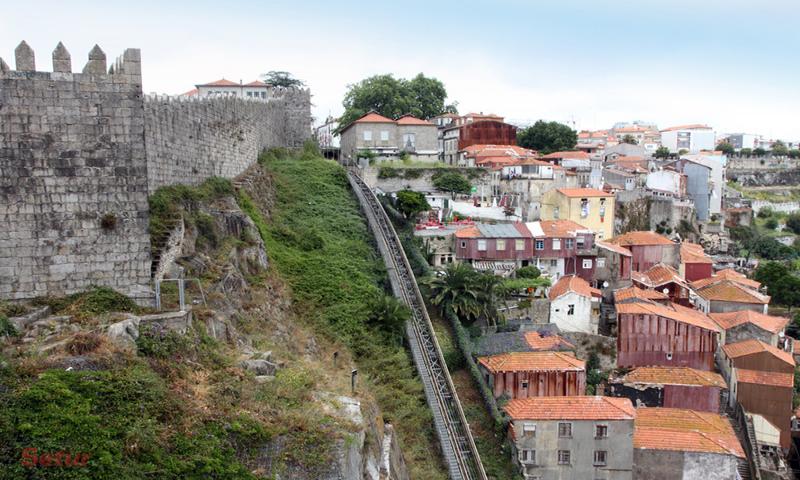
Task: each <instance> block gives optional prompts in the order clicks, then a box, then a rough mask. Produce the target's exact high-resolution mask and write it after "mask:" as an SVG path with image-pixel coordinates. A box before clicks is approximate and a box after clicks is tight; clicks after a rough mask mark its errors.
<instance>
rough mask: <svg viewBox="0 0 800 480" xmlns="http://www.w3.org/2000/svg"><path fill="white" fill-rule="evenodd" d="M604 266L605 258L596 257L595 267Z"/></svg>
mask: <svg viewBox="0 0 800 480" xmlns="http://www.w3.org/2000/svg"><path fill="white" fill-rule="evenodd" d="M605 266H606V259H605V258H598V259H597V268H605Z"/></svg>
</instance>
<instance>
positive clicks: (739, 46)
mask: <svg viewBox="0 0 800 480" xmlns="http://www.w3.org/2000/svg"><path fill="white" fill-rule="evenodd" d="M381 3H382V2H375V1H371V2H364V1H353V2H346V1H330V0H324V1H302V0H294V1H273V2H270V1H243V0H214V1H206V0H193V1H191V2H188V1H169V2H166V1H161V2H155V1H150V0H139V1H135V2H131V1H125V2H116V1H103V2H99V1H81V0H70V1H65V0H59V1H41V0H31V1H27V2H19V1H18V2H13V3H12V2H4V5H3V6H2V8H0V57H2V58H4V59H5V60H6V62H7V63H9V64H10V65H11V66H12V68H13V66H14V63H13V51H14V47H15V46H16V45H17V44H18V43H19V41H20V40H22V39H25V40H27V41H28V43H29V44H30V45H31V46H32V47H33V48H34V50H35V51H36V55H37V69H38V70H51V68H52V67H51V60H50V58H51V57H50V53H51V52H52V50H53V48H54V47H55V45H56V43H57V42H58V41H59V40H61V41H63V42H64V44H65V45H66V47H67V49H68V50H69V51H70V53H71V54H72V59H73V70H74V71H79V70H80V69H81V68H83V65H84V63H85V60H86V55H87V54H88V52H89V50H90V49H91V47H92V46H93V45H94V44H95V43H97V44H99V45H100V46H101V48H103V50H104V51H105V52H106V54H107V55H108V56H109V58H113V57H115V56H117V55H119V54H121V53H122V51H123V50H124V49H125V48H126V47H136V48H141V50H142V61H143V67H142V68H143V74H144V80H143V81H144V90H145V92H159V93H172V94H175V93H181V92H184V91H187V90H189V89H191V88H193V85H194V84H196V83H204V82H209V81H212V80H217V79H219V78H222V77H225V78H227V79H229V80H234V81H239V80H240V79H241V80H244V81H245V82H248V81H252V80H254V79H255V78H257V77H258V75H259V74H261V73H264V72H266V71H269V70H288V71H290V72H292V73H293V74H294V75H295V76H297V77H298V78H301V79H303V80H305V81H306V82H307V83H308V85H309V87H310V88H311V92H312V94H313V101H314V104H315V106H314V111H313V113H314V115H315V117H317V118H318V119H319V118H324V117H325V116H327V115H328V114H329V113H330V114H333V115H338V114H340V113H341V112H342V106H341V101H342V97H343V95H344V92H345V89H346V87H347V85H348V84H351V83H355V82H357V81H359V80H361V79H362V78H365V77H367V76H370V75H374V74H380V73H393V74H395V75H397V76H401V77H410V76H413V75H416V74H417V73H419V72H423V73H425V74H426V75H429V76H434V77H437V78H439V79H440V80H442V81H443V82H444V83H445V86H446V87H447V91H448V93H449V95H450V100H451V101H458V102H459V109H460V111H461V112H468V111H478V112H480V111H483V112H487V113H488V112H492V113H497V114H500V115H504V116H505V117H506V118H507V119H509V120H511V121H515V122H521V123H525V122H532V121H535V120H537V119H539V118H542V119H548V120H558V121H562V122H570V123H572V124H573V126H574V127H576V128H578V129H581V128H587V129H598V128H608V127H610V126H611V125H612V124H613V123H615V122H617V121H630V120H635V119H640V120H646V121H652V122H656V123H657V124H658V125H659V126H660V127H662V128H665V127H668V126H672V125H676V124H686V123H707V124H709V125H711V126H713V127H714V128H715V130H716V131H717V132H740V131H744V132H751V133H761V134H763V135H766V136H768V137H780V138H785V139H790V140H800V122H798V121H797V115H798V113H800V88H799V87H798V86H799V85H800V61H798V58H800V57H799V55H800V28H798V27H797V22H798V19H800V13H798V5H797V1H796V0H792V1H788V0H787V1H773V0H761V1H758V2H746V1H740V0H670V1H662V2H650V1H648V0H644V1H643V0H637V1H627V0H618V1H603V0H580V1H579V0H557V1H548V0H528V1H523V0H493V1H484V2H473V1H468V0H467V1H446V0H439V1H432V0H426V1H417V0H406V1H392V2H385V3H386V4H385V5H381ZM573 122H574V123H573Z"/></svg>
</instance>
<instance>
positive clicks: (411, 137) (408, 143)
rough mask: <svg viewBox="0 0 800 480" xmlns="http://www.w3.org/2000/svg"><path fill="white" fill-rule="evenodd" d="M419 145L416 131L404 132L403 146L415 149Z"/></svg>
mask: <svg viewBox="0 0 800 480" xmlns="http://www.w3.org/2000/svg"><path fill="white" fill-rule="evenodd" d="M416 145H417V136H416V134H414V133H404V134H403V145H401V147H402V148H407V149H413V148H414V147H415V146H416Z"/></svg>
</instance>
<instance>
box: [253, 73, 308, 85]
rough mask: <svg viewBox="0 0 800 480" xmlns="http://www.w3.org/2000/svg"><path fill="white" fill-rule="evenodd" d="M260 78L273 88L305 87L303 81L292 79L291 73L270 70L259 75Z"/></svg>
mask: <svg viewBox="0 0 800 480" xmlns="http://www.w3.org/2000/svg"><path fill="white" fill-rule="evenodd" d="M261 78H262V79H263V80H264V82H266V83H268V84H270V85H272V86H273V87H304V86H305V85H306V83H305V82H304V81H302V80H300V79H297V78H294V76H292V74H291V73H289V72H283V71H279V70H270V71H269V72H267V73H265V74H263V75H261Z"/></svg>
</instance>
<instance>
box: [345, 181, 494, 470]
mask: <svg viewBox="0 0 800 480" xmlns="http://www.w3.org/2000/svg"><path fill="white" fill-rule="evenodd" d="M348 179H349V180H350V185H351V186H352V188H353V191H354V192H355V193H356V196H357V197H358V199H359V202H360V203H361V206H362V208H363V209H364V212H365V214H366V215H367V219H368V220H369V225H370V228H371V229H372V231H373V234H374V235H375V240H376V242H377V243H378V248H379V250H380V252H381V255H382V256H383V259H384V262H385V263H386V268H387V271H388V274H389V278H390V280H391V284H392V290H393V292H394V295H395V296H396V297H397V298H399V299H400V300H402V301H403V302H404V303H405V304H406V305H408V307H409V309H410V310H411V320H410V321H409V322H408V323H407V325H406V334H407V336H408V341H409V345H410V347H411V352H412V356H413V358H414V363H415V364H416V367H417V372H418V373H419V376H420V379H421V380H422V383H423V385H424V387H425V396H426V398H427V400H428V405H429V406H430V408H431V411H432V412H433V419H434V424H435V427H436V432H437V434H438V436H439V442H440V443H441V446H442V453H443V455H444V459H445V462H446V463H447V466H448V469H449V472H450V478H452V479H454V480H462V479H463V480H472V479H475V480H486V472H485V471H484V469H483V465H482V464H481V459H480V455H479V454H478V450H477V448H476V447H475V442H474V440H473V438H472V433H471V432H470V430H469V426H468V425H467V421H466V419H465V418H464V411H463V409H462V408H461V403H460V402H459V400H458V396H457V395H456V390H455V387H454V386H453V381H452V379H451V378H450V373H449V372H448V371H447V366H446V365H445V362H444V358H443V357H442V353H441V350H440V348H439V344H438V343H437V341H436V336H435V335H434V332H433V325H432V324H431V320H430V317H429V316H428V311H427V310H426V308H425V303H424V301H423V299H422V294H421V293H420V291H419V288H418V287H417V282H416V279H415V278H414V273H413V272H412V270H411V266H410V265H409V263H408V259H407V258H406V255H405V252H404V251H403V247H402V245H401V244H400V239H399V238H398V236H397V232H395V230H394V227H393V226H392V224H391V222H390V221H389V217H388V216H387V215H386V212H384V210H383V207H382V206H381V204H380V202H379V201H378V199H377V197H376V196H375V194H374V193H373V192H372V190H371V189H370V188H369V186H368V185H367V184H366V183H364V181H363V180H362V179H361V177H359V175H358V174H357V173H356V172H355V171H353V170H350V171H348Z"/></svg>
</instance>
